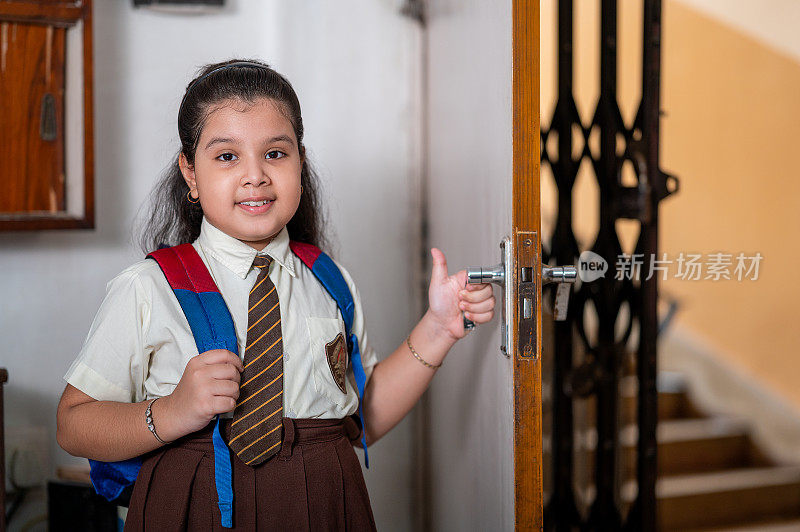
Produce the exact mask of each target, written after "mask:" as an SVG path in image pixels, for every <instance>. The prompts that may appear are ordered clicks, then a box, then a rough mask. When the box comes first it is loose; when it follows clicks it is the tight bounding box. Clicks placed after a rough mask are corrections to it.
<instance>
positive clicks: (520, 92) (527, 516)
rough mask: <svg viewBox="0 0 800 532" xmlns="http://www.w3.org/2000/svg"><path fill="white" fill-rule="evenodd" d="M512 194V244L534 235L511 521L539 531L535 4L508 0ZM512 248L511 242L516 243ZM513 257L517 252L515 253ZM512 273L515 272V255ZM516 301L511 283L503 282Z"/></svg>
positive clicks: (517, 385)
mask: <svg viewBox="0 0 800 532" xmlns="http://www.w3.org/2000/svg"><path fill="white" fill-rule="evenodd" d="M512 1H513V8H512V12H513V15H512V18H513V30H512V55H513V63H512V76H513V80H512V92H513V151H514V162H513V168H514V170H513V195H512V197H513V198H514V202H513V203H514V206H513V212H512V227H513V233H514V235H513V236H512V241H514V242H516V241H518V238H517V236H518V235H519V234H520V233H528V232H535V233H536V235H538V238H533V239H532V241H533V245H534V246H535V257H536V261H535V263H534V264H535V265H536V267H535V268H534V272H535V275H534V280H535V282H536V302H535V308H536V309H538V311H537V312H536V322H537V323H536V324H535V331H536V347H535V349H536V350H535V355H534V356H533V357H522V356H521V354H520V353H519V352H518V349H517V348H516V346H517V345H518V337H519V327H518V325H519V316H518V313H517V305H514V306H513V308H514V315H513V316H511V317H510V320H509V322H510V324H512V327H511V329H512V340H513V342H512V346H513V347H512V349H510V354H511V356H512V357H513V359H514V360H513V364H514V514H515V515H514V519H515V528H516V529H517V530H542V527H543V516H542V513H543V510H542V507H543V495H542V480H543V479H542V394H541V390H542V386H541V384H542V364H541V359H542V357H541V356H540V355H541V350H542V339H541V331H542V323H541V321H542V318H541V308H542V300H541V286H542V284H541V271H542V270H541V256H542V254H541V203H540V186H539V158H540V154H539V149H540V148H539V142H540V129H539V126H540V123H539V50H540V48H539V0H512ZM515 245H516V244H515ZM515 255H518V252H516V251H515ZM514 262H515V264H514V268H513V271H514V272H515V276H516V272H518V271H519V266H518V264H517V259H516V257H515V258H514ZM507 283H508V284H507V286H506V289H511V290H512V292H513V293H512V297H513V298H514V299H513V300H514V301H516V300H517V283H516V279H513V280H512V282H510V283H509V282H508V280H507Z"/></svg>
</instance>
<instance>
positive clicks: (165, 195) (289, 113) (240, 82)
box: [139, 59, 326, 253]
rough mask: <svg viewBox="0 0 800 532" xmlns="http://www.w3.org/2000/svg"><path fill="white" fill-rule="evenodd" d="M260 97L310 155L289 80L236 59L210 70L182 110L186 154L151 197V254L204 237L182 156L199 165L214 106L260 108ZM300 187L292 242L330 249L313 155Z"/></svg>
mask: <svg viewBox="0 0 800 532" xmlns="http://www.w3.org/2000/svg"><path fill="white" fill-rule="evenodd" d="M235 63H244V64H241V65H238V64H237V65H234V64H235ZM226 65H231V66H226ZM221 67H226V68H221ZM259 98H269V99H271V100H273V101H275V102H276V103H277V104H278V107H279V108H280V109H281V110H282V111H283V113H284V114H285V116H286V118H287V119H288V120H289V121H290V122H291V123H292V127H293V129H294V134H295V137H297V147H298V150H299V151H300V153H301V154H302V153H303V152H304V151H305V146H303V118H302V116H301V113H300V102H299V100H298V99H297V94H295V92H294V89H293V88H292V85H291V84H290V83H289V81H288V80H287V79H286V78H284V77H283V76H282V75H280V74H278V73H277V72H275V70H273V69H272V68H270V67H269V65H267V64H265V63H262V62H260V61H254V60H251V59H231V60H229V61H223V62H221V63H213V64H209V65H206V66H205V67H203V68H202V69H201V70H200V72H199V73H198V75H197V77H196V78H195V79H193V80H192V81H191V82H190V83H189V85H187V87H186V93H185V94H184V97H183V101H182V102H181V107H180V109H179V111H178V136H179V137H180V141H181V149H180V151H179V152H178V154H177V155H176V156H175V158H174V159H173V160H172V162H171V163H170V165H169V166H168V167H167V168H166V169H165V170H164V173H163V174H162V176H161V179H160V180H159V182H158V183H157V184H156V186H155V187H154V188H153V190H152V192H151V193H150V205H149V208H148V210H147V214H146V217H145V219H144V221H143V225H142V229H141V235H140V239H139V240H140V244H141V247H142V250H143V251H144V252H145V253H148V252H150V251H153V250H154V249H156V248H158V246H159V245H161V244H166V245H170V246H174V245H177V244H183V243H186V242H193V241H194V240H195V239H196V238H197V237H198V236H199V235H200V224H201V222H202V221H203V209H202V208H201V207H200V203H199V202H198V203H190V202H189V201H188V199H187V194H188V192H189V187H188V185H187V184H186V181H184V179H183V175H182V174H181V170H180V167H179V166H178V160H179V157H180V154H181V153H183V155H184V156H185V157H186V159H187V161H188V162H189V164H190V165H194V157H195V152H196V150H197V143H198V141H199V140H200V133H201V132H202V131H203V126H204V125H205V122H206V120H207V119H208V116H209V114H210V111H211V110H212V107H214V106H215V105H217V104H219V103H221V102H224V101H226V100H240V101H243V102H246V103H255V102H256V100H257V99H259ZM300 184H301V185H302V187H303V193H302V194H301V196H300V205H299V206H298V208H297V212H295V214H294V216H293V217H292V219H291V220H289V223H287V224H286V227H287V229H288V231H289V238H290V239H292V240H297V241H300V242H306V243H309V244H314V245H315V246H318V247H326V239H325V236H324V235H323V231H322V229H323V218H324V216H323V214H322V212H321V209H320V205H319V195H318V190H317V185H318V182H317V175H316V173H315V172H314V170H313V168H312V167H311V164H310V163H309V162H308V156H307V154H306V156H305V157H304V159H303V168H302V170H301V172H300Z"/></svg>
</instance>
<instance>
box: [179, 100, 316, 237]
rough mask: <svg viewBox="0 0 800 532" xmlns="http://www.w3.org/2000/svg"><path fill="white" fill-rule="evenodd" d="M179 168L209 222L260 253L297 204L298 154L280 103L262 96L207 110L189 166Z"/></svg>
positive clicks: (183, 162) (184, 163) (300, 161)
mask: <svg viewBox="0 0 800 532" xmlns="http://www.w3.org/2000/svg"><path fill="white" fill-rule="evenodd" d="M180 168H181V172H182V173H183V177H184V179H185V180H186V183H187V184H188V185H189V189H190V194H191V196H192V197H193V198H197V197H199V198H200V205H201V206H202V207H203V213H204V215H205V217H206V218H207V219H208V221H209V222H211V224H212V225H213V226H214V227H216V228H217V229H220V230H221V231H223V232H225V233H226V234H228V235H230V236H232V237H234V238H237V239H239V240H241V241H242V242H244V243H245V244H247V245H249V246H251V247H253V248H255V249H257V250H259V251H260V250H262V249H264V247H265V246H266V245H267V244H268V243H269V241H270V240H272V238H273V237H274V236H275V235H276V234H278V232H280V230H281V229H282V228H283V227H284V226H285V225H286V224H287V223H288V222H289V220H291V218H292V216H294V213H295V211H297V207H298V205H299V204H300V171H301V169H302V168H303V154H301V153H300V151H299V148H298V145H297V139H296V138H295V135H294V129H293V128H292V124H291V122H290V121H289V120H288V119H287V118H286V117H285V116H284V115H283V114H282V113H281V110H280V107H279V104H277V103H275V102H274V101H273V100H270V99H266V98H262V99H259V100H257V101H256V103H255V104H248V103H246V102H241V101H238V100H235V101H227V102H223V103H221V104H220V105H217V106H215V107H213V108H212V110H211V114H210V115H209V116H208V118H207V119H206V123H205V126H204V127H203V130H202V132H201V133H200V140H199V142H198V143H197V151H196V152H195V158H194V167H190V166H189V165H188V162H187V160H186V158H185V157H184V155H183V154H181V156H180Z"/></svg>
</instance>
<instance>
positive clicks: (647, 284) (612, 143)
mask: <svg viewBox="0 0 800 532" xmlns="http://www.w3.org/2000/svg"><path fill="white" fill-rule="evenodd" d="M583 1H586V2H589V1H590V0H583ZM595 1H597V0H595ZM641 1H643V21H642V31H643V39H642V48H643V50H642V65H641V67H642V80H641V83H642V85H641V86H642V91H641V102H640V103H639V107H638V112H637V113H636V117H635V119H634V121H633V123H632V124H625V123H624V120H623V118H622V115H621V113H620V107H619V105H618V103H619V102H618V99H617V66H618V65H617V15H618V12H617V2H616V1H615V0H600V44H599V51H600V79H599V80H598V81H599V86H600V91H599V98H598V101H597V104H596V108H595V112H594V115H593V118H592V119H591V122H590V123H588V124H585V123H582V121H581V117H580V114H579V112H578V109H577V106H576V103H575V96H574V94H573V63H574V61H573V43H574V39H573V1H572V0H559V1H558V48H557V57H558V61H557V64H558V72H557V76H558V96H557V104H556V107H555V110H554V112H553V116H552V119H551V120H550V122H549V127H548V128H547V129H545V128H544V120H543V127H542V142H541V145H542V155H541V157H542V165H543V168H544V167H545V165H549V167H550V168H551V169H552V173H553V177H554V179H555V183H556V186H557V190H558V214H557V218H556V223H555V229H554V232H553V234H552V238H551V239H550V241H549V242H546V243H545V245H544V250H543V262H546V263H548V264H551V265H556V264H577V263H578V257H579V256H580V253H581V251H583V250H580V249H578V244H577V240H576V237H575V234H574V232H573V205H572V194H573V185H574V184H575V180H576V177H577V175H578V170H579V167H580V166H581V163H583V162H584V161H589V163H590V166H591V169H592V174H593V176H594V177H595V178H596V180H597V184H598V188H599V200H600V205H599V213H600V217H599V230H598V233H597V235H596V237H595V239H594V242H593V244H592V245H591V246H590V250H591V251H593V252H594V253H596V254H598V255H600V256H601V257H603V258H605V259H606V260H607V261H608V264H609V271H608V272H607V273H606V276H605V277H604V278H601V279H598V280H596V281H593V282H580V281H579V284H577V285H576V290H575V293H574V294H573V295H572V297H571V300H570V302H569V313H568V316H567V320H566V321H560V322H554V323H552V324H550V325H551V326H552V327H553V332H552V337H553V342H554V349H552V350H550V351H551V352H552V353H553V356H552V359H551V360H549V361H548V360H545V361H544V363H545V372H546V373H544V374H543V379H544V380H545V381H546V382H547V383H548V386H547V389H549V391H550V394H549V397H545V405H546V406H545V409H546V410H547V411H546V418H548V417H549V419H550V422H549V423H548V424H549V425H550V426H551V428H550V431H549V432H550V434H549V436H547V438H549V441H546V442H545V448H549V449H550V457H549V458H550V462H549V463H547V462H546V464H545V470H546V471H547V470H549V471H550V474H548V475H547V479H548V480H549V482H548V483H547V491H546V499H545V529H546V530H558V531H564V530H575V529H579V530H603V531H605V530H654V529H655V528H656V515H655V514H656V497H655V485H656V451H657V446H656V423H657V420H658V419H657V418H658V409H657V400H658V398H657V391H656V340H657V336H658V316H657V306H656V304H657V299H658V276H657V275H652V276H650V277H649V279H647V277H648V276H647V275H646V274H647V273H648V271H649V268H650V266H651V262H652V259H653V258H654V257H657V256H658V206H659V202H660V201H661V200H663V199H664V198H666V197H667V196H669V195H670V194H672V193H674V192H676V191H677V189H678V182H677V179H676V178H675V177H674V176H670V175H668V174H666V173H664V172H662V171H661V170H660V168H659V136H660V134H659V116H660V112H659V109H660V108H659V105H660V98H659V89H660V70H661V1H660V0H641ZM621 4H623V7H624V3H621ZM628 5H630V4H628ZM550 74H551V73H546V72H543V73H542V76H543V77H546V76H548V75H550ZM593 132H596V133H594V134H595V135H596V134H598V133H599V149H595V150H593V149H592V148H591V147H590V141H589V140H590V136H592V135H593ZM552 136H557V149H556V150H553V152H552V153H548V150H547V144H548V140H550V139H551V137H552ZM576 141H577V144H578V145H580V143H582V144H583V148H582V150H580V151H579V152H578V151H575V150H574V146H575V142H576ZM552 144H553V142H551V145H552ZM625 164H630V165H632V167H633V170H634V173H635V176H636V183H635V184H632V183H626V182H624V180H623V179H622V177H621V175H622V168H623V165H625ZM621 219H628V220H637V221H638V222H639V235H638V240H637V243H636V246H635V250H634V253H633V255H632V257H637V258H640V259H641V273H642V275H639V276H638V277H637V276H627V275H622V276H617V275H615V272H614V268H615V265H616V263H617V260H618V258H620V257H621V256H623V250H622V246H621V244H620V239H619V235H618V233H617V228H616V225H617V224H616V222H617V221H618V220H621ZM625 257H631V254H630V253H629V254H628V255H626V256H625ZM635 262H636V259H635V260H634V263H635ZM550 289H551V286H547V287H546V290H550ZM545 296H546V297H545V299H546V300H548V301H550V302H551V305H552V304H553V303H552V301H553V297H554V294H553V293H550V292H545ZM587 316H589V317H593V319H587ZM619 320H622V321H623V326H622V327H620V325H619V323H618V321H619ZM634 329H637V331H636V333H637V334H632V333H633V332H634ZM620 330H621V331H622V332H621V333H620V332H619V331H620ZM615 331H616V332H615ZM629 346H631V347H629ZM621 384H625V385H626V386H625V387H626V388H631V389H633V390H634V391H633V396H632V397H631V398H630V399H626V398H624V397H621V396H620V387H621ZM629 385H632V386H629ZM633 397H635V399H634V398H633ZM626 401H629V402H630V403H629V404H627V405H626ZM633 404H635V407H633ZM626 406H627V407H630V408H628V409H627V410H626ZM626 412H628V413H627V414H626ZM633 412H635V414H634V413H633ZM625 415H628V416H630V417H631V419H630V421H631V422H635V425H636V426H637V427H638V430H637V431H635V432H636V433H637V434H636V443H635V447H634V449H631V450H630V451H631V452H627V453H625V452H621V451H622V449H621V443H620V429H621V428H622V427H621V425H623V423H622V422H621V420H622V421H624V420H625ZM592 427H593V429H592ZM593 434H596V438H595V440H596V443H594V446H593V450H592V448H591V447H592V445H591V440H592V439H593V438H592V437H591V435H593ZM633 457H635V459H634V458H633ZM546 458H547V457H546ZM626 459H627V460H629V461H631V462H633V463H629V464H626V463H625V462H626ZM580 464H583V467H581V465H580ZM581 469H583V470H584V473H585V472H586V471H585V470H588V471H589V474H588V475H585V477H586V478H584V479H583V480H581V479H580V478H579V477H580V474H582V473H580V471H579V470H581ZM634 471H635V473H634ZM626 476H627V477H628V478H625V477H626Z"/></svg>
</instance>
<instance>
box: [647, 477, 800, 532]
mask: <svg viewBox="0 0 800 532" xmlns="http://www.w3.org/2000/svg"><path fill="white" fill-rule="evenodd" d="M656 496H657V497H658V519H659V525H660V526H659V528H660V529H661V530H686V529H689V528H700V527H710V526H717V527H720V526H734V525H736V526H741V525H742V524H744V523H749V522H757V521H765V520H768V519H775V520H777V519H798V518H800V466H776V467H760V468H747V469H735V470H727V471H718V472H713V473H701V474H695V475H679V476H673V477H666V478H660V479H659V480H658V484H657V486H656Z"/></svg>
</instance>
